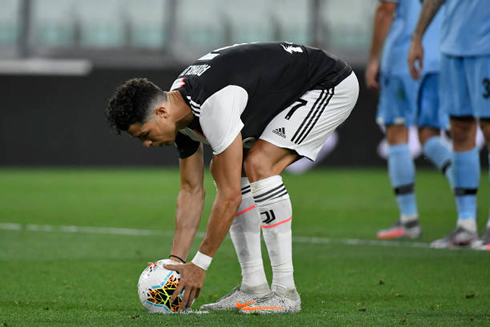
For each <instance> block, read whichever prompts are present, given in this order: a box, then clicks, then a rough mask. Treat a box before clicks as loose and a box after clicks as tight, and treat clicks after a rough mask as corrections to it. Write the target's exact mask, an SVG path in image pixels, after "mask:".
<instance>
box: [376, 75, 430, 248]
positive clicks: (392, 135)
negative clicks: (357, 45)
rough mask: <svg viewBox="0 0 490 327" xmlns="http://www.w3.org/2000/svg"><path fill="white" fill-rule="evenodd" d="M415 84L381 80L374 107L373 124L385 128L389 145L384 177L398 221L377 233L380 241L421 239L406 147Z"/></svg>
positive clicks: (412, 169)
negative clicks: (387, 177) (375, 116)
mask: <svg viewBox="0 0 490 327" xmlns="http://www.w3.org/2000/svg"><path fill="white" fill-rule="evenodd" d="M416 87H417V83H416V82H413V81H411V80H410V79H409V78H405V79H404V78H402V77H399V76H384V77H383V78H382V85H381V94H380V100H379V105H378V113H377V120H378V123H382V124H384V125H385V126H386V136H387V140H388V144H389V150H388V175H389V178H390V183H391V186H392V188H393V191H394V193H395V197H396V201H397V205H398V210H399V219H398V220H397V221H396V222H395V224H394V225H393V226H392V227H390V228H388V229H383V230H380V231H379V232H378V233H377V235H376V236H377V237H378V238H380V239H394V238H417V237H419V236H420V235H421V228H420V224H419V221H418V210H417V203H416V199H415V165H414V163H413V159H412V156H411V154H410V149H409V147H408V126H410V125H411V124H412V123H413V119H414V115H415V97H414V96H413V95H412V94H415V90H416Z"/></svg>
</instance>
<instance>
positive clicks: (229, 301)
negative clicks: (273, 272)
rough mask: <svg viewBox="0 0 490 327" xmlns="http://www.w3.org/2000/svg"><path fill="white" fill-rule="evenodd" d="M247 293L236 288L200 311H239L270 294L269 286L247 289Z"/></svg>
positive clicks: (205, 305)
mask: <svg viewBox="0 0 490 327" xmlns="http://www.w3.org/2000/svg"><path fill="white" fill-rule="evenodd" d="M246 290H247V292H244V291H242V290H241V288H240V286H237V287H235V288H233V289H232V290H231V292H230V293H228V294H227V295H225V296H223V297H222V298H221V299H219V300H218V301H216V302H215V303H208V304H204V305H202V306H201V308H200V310H201V311H221V310H239V309H241V308H242V307H244V306H247V305H250V304H252V303H255V301H256V300H257V299H258V298H260V297H262V296H264V294H268V293H269V292H270V290H269V286H267V285H264V286H258V287H252V288H249V287H247V289H246Z"/></svg>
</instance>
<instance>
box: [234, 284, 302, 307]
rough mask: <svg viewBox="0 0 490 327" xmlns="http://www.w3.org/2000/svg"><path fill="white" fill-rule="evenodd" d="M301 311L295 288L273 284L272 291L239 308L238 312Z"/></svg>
mask: <svg viewBox="0 0 490 327" xmlns="http://www.w3.org/2000/svg"><path fill="white" fill-rule="evenodd" d="M300 311H301V298H300V296H299V294H298V292H297V291H296V289H295V288H292V289H286V288H284V287H281V286H275V285H274V286H273V288H272V291H271V292H270V293H269V294H267V295H265V296H263V297H261V298H259V299H257V300H256V301H255V303H252V304H250V305H247V306H245V307H243V308H241V309H240V313H246V314H251V313H255V314H268V313H297V312H300Z"/></svg>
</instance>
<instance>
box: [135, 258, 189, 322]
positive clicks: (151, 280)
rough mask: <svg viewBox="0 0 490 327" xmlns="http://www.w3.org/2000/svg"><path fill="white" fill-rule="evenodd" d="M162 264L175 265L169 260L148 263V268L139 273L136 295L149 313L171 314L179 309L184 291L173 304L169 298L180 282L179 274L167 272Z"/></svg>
mask: <svg viewBox="0 0 490 327" xmlns="http://www.w3.org/2000/svg"><path fill="white" fill-rule="evenodd" d="M164 264H172V265H174V264H177V263H176V262H175V261H173V260H170V259H164V260H158V261H157V262H149V263H148V267H146V269H145V270H143V272H142V273H141V276H140V279H139V280H138V295H139V297H140V301H141V304H143V306H144V307H145V308H146V309H147V310H148V311H149V312H157V313H173V312H176V311H177V310H178V309H179V306H180V303H181V302H182V298H183V297H184V291H182V292H181V293H180V294H179V296H178V297H177V299H175V301H174V302H170V298H171V297H172V294H174V291H175V290H176V289H177V286H178V285H179V282H180V274H179V273H178V272H176V271H172V270H167V269H165V268H164V267H163V265H164Z"/></svg>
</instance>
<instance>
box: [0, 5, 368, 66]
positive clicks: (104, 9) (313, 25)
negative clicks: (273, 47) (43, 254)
mask: <svg viewBox="0 0 490 327" xmlns="http://www.w3.org/2000/svg"><path fill="white" fill-rule="evenodd" d="M375 3H376V0H363V1H357V0H309V1H295V0H268V1H263V0H250V1H240V0H228V1H218V0H202V1H194V0H179V1H177V0H84V1H76V0H0V7H1V8H2V10H1V11H0V59H15V58H26V57H42V58H77V59H80V58H85V59H89V60H91V61H92V62H94V63H95V64H98V65H102V66H107V65H116V66H117V65H128V64H129V65H135V66H138V65H139V66H152V65H156V66H158V65H164V64H169V63H172V62H175V60H176V58H178V59H179V60H181V61H188V60H191V58H193V57H194V56H195V54H196V53H205V52H207V51H209V50H212V49H214V48H217V47H221V46H224V45H228V44H233V43H242V42H252V41H259V42H260V41H272V40H278V41H279V40H287V41H291V42H298V43H305V44H311V45H316V46H319V47H323V48H327V49H329V51H331V52H333V53H336V54H338V55H339V56H341V57H343V58H346V59H347V60H348V61H349V62H351V63H353V64H356V63H359V64H361V63H363V62H364V61H365V60H366V55H367V49H368V45H369V44H368V41H369V39H370V36H371V35H370V33H371V32H370V31H371V24H372V14H371V13H372V12H373V11H372V8H373V6H374V5H375ZM366 13H369V14H366ZM162 59H163V60H162Z"/></svg>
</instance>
